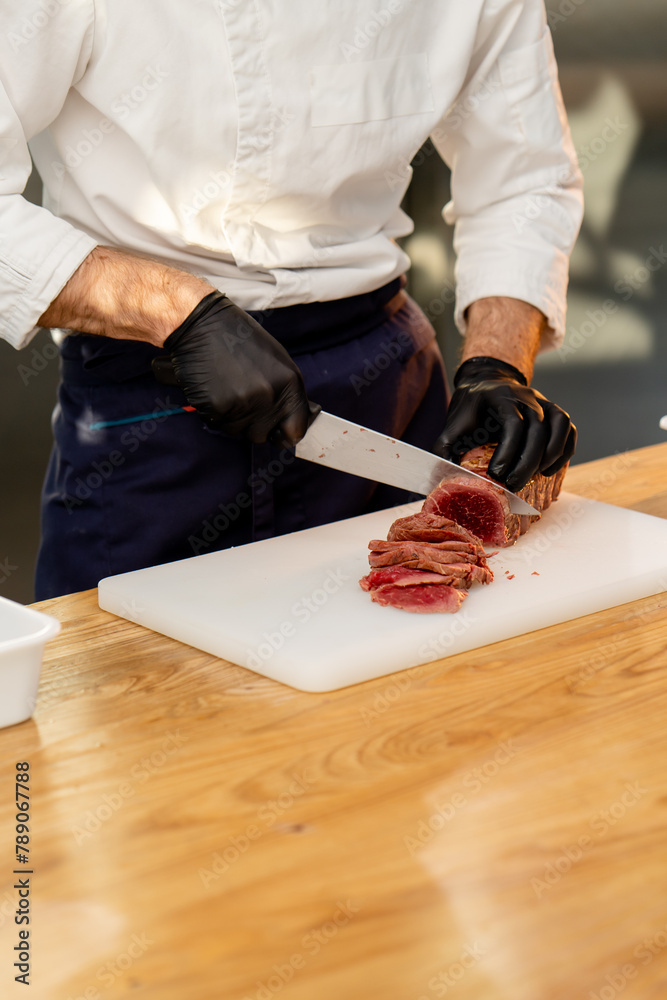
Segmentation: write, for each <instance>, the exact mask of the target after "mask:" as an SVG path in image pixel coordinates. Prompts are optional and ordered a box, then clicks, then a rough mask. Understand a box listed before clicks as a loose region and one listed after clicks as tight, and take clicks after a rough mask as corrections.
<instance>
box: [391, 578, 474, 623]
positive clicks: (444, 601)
mask: <svg viewBox="0 0 667 1000" xmlns="http://www.w3.org/2000/svg"><path fill="white" fill-rule="evenodd" d="M465 598H466V591H465V590H457V589H456V587H448V586H446V585H444V586H443V585H442V584H431V583H427V584H424V585H420V586H416V587H398V586H387V587H380V588H378V589H377V590H371V600H373V601H375V602H376V604H381V605H383V606H384V607H392V608H400V609H401V610H403V611H412V612H415V613H417V614H422V615H424V614H435V613H437V612H440V613H443V612H449V613H450V614H451V613H453V612H454V611H458V610H459V608H460V607H461V604H462V603H463V601H464V600H465Z"/></svg>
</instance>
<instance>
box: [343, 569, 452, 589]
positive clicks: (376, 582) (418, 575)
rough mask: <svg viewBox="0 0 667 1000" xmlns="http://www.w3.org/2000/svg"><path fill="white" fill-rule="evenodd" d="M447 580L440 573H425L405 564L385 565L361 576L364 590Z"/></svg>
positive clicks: (412, 585) (444, 582)
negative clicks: (409, 567) (408, 567)
mask: <svg viewBox="0 0 667 1000" xmlns="http://www.w3.org/2000/svg"><path fill="white" fill-rule="evenodd" d="M446 582H447V581H446V580H444V579H443V577H442V576H441V575H440V574H439V573H424V572H423V571H422V570H420V569H407V568H406V567H405V566H384V567H382V568H381V569H373V570H371V572H370V573H369V574H368V576H364V577H362V578H361V580H360V581H359V583H360V584H361V589H362V590H377V589H378V588H379V587H416V586H423V585H424V584H427V583H431V584H438V585H439V586H442V585H445V584H446Z"/></svg>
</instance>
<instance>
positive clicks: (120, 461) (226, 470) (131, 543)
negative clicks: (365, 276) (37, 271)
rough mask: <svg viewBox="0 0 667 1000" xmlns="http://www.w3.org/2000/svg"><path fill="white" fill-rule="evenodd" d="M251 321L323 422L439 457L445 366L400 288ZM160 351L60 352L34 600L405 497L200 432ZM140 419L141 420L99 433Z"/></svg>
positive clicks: (126, 346) (95, 345)
mask: <svg viewBox="0 0 667 1000" xmlns="http://www.w3.org/2000/svg"><path fill="white" fill-rule="evenodd" d="M252 315H253V316H254V317H255V318H256V319H257V320H258V321H259V322H260V323H261V324H262V325H263V326H264V327H265V328H266V329H267V330H268V331H269V333H271V334H272V335H273V336H275V337H276V338H277V339H278V340H280V341H281V342H282V343H283V344H285V346H286V347H287V349H288V350H289V351H290V353H291V354H292V356H293V357H294V359H295V361H296V363H297V364H298V366H299V368H300V370H301V372H302V374H303V378H304V382H305V385H306V390H307V392H308V396H309V398H310V399H312V400H315V401H316V402H318V403H320V404H321V405H322V407H323V408H324V409H325V410H328V411H330V412H332V413H336V414H338V415H339V416H342V417H345V418H347V419H348V420H353V421H355V422H356V423H359V424H364V425H366V426H368V427H372V428H374V429H376V430H379V431H382V432H383V433H386V434H389V435H391V436H392V437H400V438H402V439H403V440H405V441H409V442H411V443H412V444H416V445H418V446H420V447H422V448H431V447H432V446H433V444H434V442H435V440H436V438H437V437H438V435H439V433H440V432H441V430H442V428H443V426H444V422H445V414H446V407H447V386H446V380H445V373H444V366H443V363H442V357H441V355H440V351H439V350H438V348H437V345H436V343H435V333H434V331H433V328H432V327H431V325H430V323H429V322H428V320H427V319H426V317H425V316H424V314H423V313H422V312H421V310H420V309H419V308H418V307H417V306H416V305H415V303H414V302H413V301H412V300H411V299H409V298H408V297H407V296H406V295H405V293H404V292H403V291H401V283H400V281H399V280H398V279H397V280H396V281H395V282H391V283H390V284H389V285H387V286H385V287H384V288H381V289H378V291H377V292H373V293H369V294H368V295H358V296H354V297H352V298H349V299H341V300H339V301H336V302H324V303H313V304H306V305H297V306H289V307H286V308H283V309H276V310H273V311H267V312H265V313H258V312H253V313H252ZM158 353H160V350H159V349H158V348H156V347H153V346H151V345H149V344H145V343H141V342H136V341H125V340H113V339H111V338H107V337H92V336H87V335H80V334H76V335H71V336H68V337H66V338H65V340H64V342H63V344H62V346H61V370H62V381H61V385H60V387H59V395H58V404H57V406H56V409H55V411H54V417H53V430H54V439H55V441H54V447H53V451H52V454H51V459H50V462H49V466H48V469H47V473H46V479H45V483H44V489H43V495H42V542H41V547H40V551H39V557H38V562H37V579H36V600H44V599H46V598H50V597H57V596H60V595H62V594H68V593H73V592H75V591H79V590H86V589H88V588H91V587H95V586H97V583H98V581H99V580H100V579H102V578H103V577H106V576H112V575H114V574H116V573H124V572H127V571H130V570H135V569H140V568H142V567H144V566H153V565H157V564H159V563H164V562H171V561H173V560H176V559H186V558H188V557H190V556H193V555H199V554H200V553H206V552H213V551H216V550H218V549H224V548H228V547H230V546H232V545H243V544H245V543H246V542H251V541H255V540H258V539H263V538H269V537H271V536H273V535H278V534H284V533H286V532H291V531H299V530H300V529H302V528H309V527H312V526H314V525H318V524H324V523H328V522H330V521H335V520H339V519H340V518H345V517H352V516H354V515H357V514H362V513H365V512H367V511H369V510H379V509H382V508H384V507H389V506H392V505H394V504H399V503H403V502H406V501H407V500H408V499H413V498H412V497H409V496H408V495H407V494H406V493H404V492H403V491H400V490H396V489H392V488H390V487H385V486H378V485H377V484H375V483H374V482H372V481H370V480H365V479H360V478H358V477H356V476H349V475H346V474H344V473H340V472H336V471H333V470H330V469H325V468H323V467H322V466H318V465H314V464H313V463H311V462H305V461H302V460H300V459H297V458H295V457H294V454H293V453H292V452H290V451H287V450H280V449H277V448H274V447H273V446H271V445H268V444H265V445H252V444H250V443H249V442H246V441H240V440H234V439H231V438H229V437H226V436H225V435H223V434H221V433H218V432H215V431H211V430H209V429H208V428H207V427H206V426H205V425H204V424H203V423H202V421H201V420H200V418H199V417H198V416H197V414H196V413H187V412H183V411H181V410H180V409H179V408H180V407H182V406H186V405H187V400H186V399H185V396H184V394H183V393H182V392H181V390H180V389H178V388H174V387H172V386H163V385H161V384H160V383H159V382H157V381H156V380H155V378H154V377H153V375H152V372H151V368H150V362H151V359H152V358H153V357H154V356H155V355H156V354H158ZM174 410H178V412H177V413H176V414H173V413H172V411H174ZM142 414H150V416H148V417H146V419H143V420H141V421H138V422H133V423H127V424H121V425H119V426H113V427H105V428H102V429H96V428H95V425H96V424H99V423H103V422H107V421H114V420H122V419H125V418H128V417H134V416H138V415H142Z"/></svg>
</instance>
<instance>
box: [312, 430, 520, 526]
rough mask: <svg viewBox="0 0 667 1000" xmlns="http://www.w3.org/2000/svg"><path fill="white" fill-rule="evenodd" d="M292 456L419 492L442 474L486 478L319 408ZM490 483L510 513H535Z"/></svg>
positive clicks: (432, 486) (444, 476)
mask: <svg viewBox="0 0 667 1000" xmlns="http://www.w3.org/2000/svg"><path fill="white" fill-rule="evenodd" d="M296 455H297V458H305V459H306V460H307V461H309V462H316V463H317V464H318V465H326V466H328V467H329V468H331V469H339V470H340V471H341V472H349V473H351V474H352V475H353V476H361V477H362V478H363V479H373V480H375V482H378V483H386V484H387V485H388V486H398V487H399V488H401V489H404V490H410V492H412V493H420V494H424V496H425V495H426V494H427V493H430V492H431V490H433V489H435V487H436V486H437V485H438V483H439V482H441V481H442V480H443V479H447V478H450V477H452V476H469V477H470V478H471V479H474V480H480V479H481V480H482V482H485V483H488V479H485V478H484V476H479V475H477V473H476V472H469V471H468V469H462V468H461V467H460V466H459V465H456V464H455V463H454V462H448V461H446V459H444V458H438V456H437V455H432V454H431V453H430V452H428V451H422V449H421V448H415V447H414V446H413V445H411V444H405V443H404V442H403V441H398V440H395V439H394V438H390V437H387V436H386V435H385V434H379V433H378V432H377V431H372V430H369V429H368V428H367V427H360V426H359V424H353V423H351V422H350V421H349V420H343V419H342V417H335V416H334V415H333V414H331V413H325V412H324V411H323V412H322V413H320V414H319V416H317V417H315V419H314V420H313V422H312V424H311V425H310V428H309V429H308V432H307V433H306V435H305V437H304V438H302V439H301V441H299V443H298V445H297V446H296ZM495 485H496V486H498V488H499V489H501V490H503V493H504V494H505V496H506V497H507V499H508V501H509V505H510V510H511V511H512V513H513V514H539V511H537V510H535V508H534V507H531V506H530V504H527V503H526V501H525V500H522V499H521V498H520V497H518V496H516V495H515V494H514V493H510V491H509V490H506V489H504V487H502V486H500V484H499V483H496V484H495Z"/></svg>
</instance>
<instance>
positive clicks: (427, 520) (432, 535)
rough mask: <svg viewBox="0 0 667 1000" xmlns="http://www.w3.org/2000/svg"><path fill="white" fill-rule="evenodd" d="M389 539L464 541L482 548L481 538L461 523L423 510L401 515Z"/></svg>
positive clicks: (389, 533)
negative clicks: (406, 515) (404, 515)
mask: <svg viewBox="0 0 667 1000" xmlns="http://www.w3.org/2000/svg"><path fill="white" fill-rule="evenodd" d="M387 538H388V540H389V541H397V542H446V541H462V542H469V543H471V544H472V545H476V546H478V548H479V549H480V550H481V549H482V543H481V542H480V540H479V538H477V537H476V536H475V535H473V534H471V532H469V531H467V529H466V528H463V527H462V526H461V525H460V524H456V522H455V521H452V520H450V518H448V517H441V516H440V514H429V513H426V512H425V511H423V510H420V511H417V513H416V514H410V515H409V516H408V517H399V519H398V520H397V521H394V523H393V524H392V526H391V528H390V529H389V532H388V534H387Z"/></svg>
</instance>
